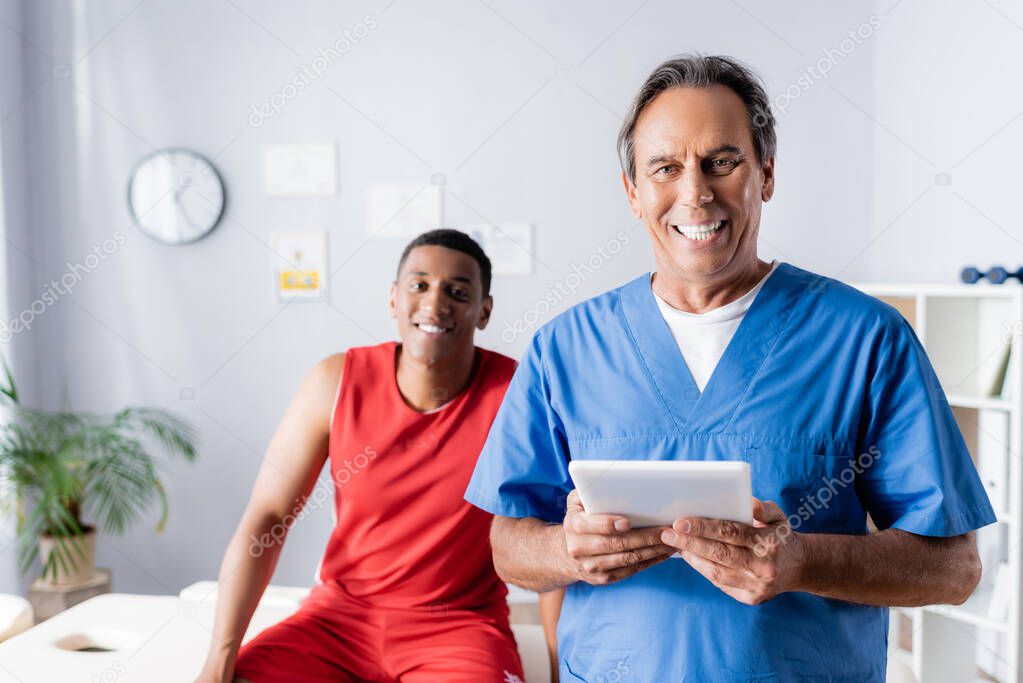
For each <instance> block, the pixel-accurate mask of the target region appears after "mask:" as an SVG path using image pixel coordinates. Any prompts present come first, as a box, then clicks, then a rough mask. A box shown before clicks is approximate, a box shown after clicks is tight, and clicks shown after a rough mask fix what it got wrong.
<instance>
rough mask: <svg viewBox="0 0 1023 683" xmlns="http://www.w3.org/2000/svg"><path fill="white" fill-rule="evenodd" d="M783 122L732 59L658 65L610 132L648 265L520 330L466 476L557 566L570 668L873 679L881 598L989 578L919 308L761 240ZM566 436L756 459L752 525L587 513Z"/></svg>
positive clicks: (535, 552)
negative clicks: (641, 521)
mask: <svg viewBox="0 0 1023 683" xmlns="http://www.w3.org/2000/svg"><path fill="white" fill-rule="evenodd" d="M774 124H775V121H774V118H773V117H772V115H771V112H770V108H769V103H768V99H767V95H766V94H765V91H764V88H763V86H762V84H761V83H760V81H759V79H758V78H757V77H756V76H755V75H754V74H753V73H752V72H751V71H750V70H749V69H748V68H747V67H745V66H743V65H742V64H740V63H739V62H736V61H735V60H732V59H730V58H726V57H706V56H682V57H678V58H675V59H672V60H669V61H667V62H665V63H664V64H662V65H661V66H660V67H658V68H657V69H656V70H655V71H654V72H653V73H652V74H651V75H650V77H649V78H648V80H647V81H646V82H645V83H644V84H643V86H642V88H641V90H640V92H639V94H638V95H637V97H636V99H635V101H634V102H633V105H632V108H631V110H630V113H629V114H628V116H627V118H626V120H625V122H624V125H623V128H622V131H621V134H620V136H619V152H620V157H621V162H622V168H623V174H622V175H623V181H624V184H625V189H626V193H627V195H628V201H629V205H630V206H631V207H632V211H633V213H634V214H635V215H636V217H637V218H639V219H640V220H642V222H643V224H644V225H645V228H646V232H647V235H648V236H649V238H650V242H651V245H652V246H653V254H654V257H655V261H656V265H657V270H656V272H655V273H653V274H650V273H646V274H643V275H641V276H639V277H638V278H636V279H635V280H633V281H632V282H629V283H627V284H625V285H624V286H622V287H620V288H618V289H615V290H612V291H610V292H607V293H605V294H602V295H600V296H598V297H596V298H594V299H591V300H589V301H586V302H584V303H582V304H579V305H577V306H575V307H574V308H572V309H570V310H568V311H566V312H565V313H564V314H562V315H561V316H559V317H558V318H556V319H554V320H553V321H552V322H550V323H548V324H547V325H545V326H544V327H543V328H541V329H540V330H539V331H538V332H537V333H536V334H535V336H534V337H533V339H532V342H531V344H530V346H529V349H528V351H527V353H526V355H525V358H524V359H523V360H522V362H521V363H520V364H519V366H518V369H517V371H516V373H515V376H514V379H513V380H512V382H511V385H510V387H509V389H508V392H507V394H506V395H505V398H504V403H503V404H502V407H501V409H500V411H499V412H498V415H497V418H496V419H495V421H494V423H493V427H492V429H491V431H490V435H489V437H488V439H487V442H486V445H485V447H484V449H483V452H482V454H481V456H480V459H479V462H478V464H477V466H476V470H475V473H474V475H473V478H472V481H471V482H470V484H469V488H468V490H467V492H466V499H467V500H469V501H470V502H471V503H473V504H475V505H477V506H479V507H481V508H483V509H485V510H487V511H489V512H491V513H494V514H495V515H498V517H497V518H496V519H495V521H494V525H493V527H492V531H491V541H492V545H493V549H494V559H495V564H496V567H497V570H498V573H499V574H500V575H501V576H502V578H504V579H505V580H506V581H510V582H512V583H514V584H517V585H520V586H523V587H525V588H529V589H533V590H537V591H555V590H559V589H565V599H564V605H563V607H562V611H561V617H560V621H559V623H558V643H559V667H560V674H561V680H562V683H564V682H565V681H580V680H582V681H590V682H593V683H597V682H601V681H621V680H630V681H687V682H690V681H692V682H698V683H713V682H717V681H721V682H728V683H732V682H738V681H743V682H746V681H758V682H767V681H786V682H787V681H830V682H832V683H836V682H847V681H848V682H850V683H851V682H855V683H864V682H865V681H870V682H875V681H876V682H881V681H884V679H885V665H886V645H887V624H888V610H887V607H888V606H892V605H924V604H933V603H961V602H962V601H964V600H965V599H966V598H967V597H968V596H969V595H970V593H971V592H972V591H973V589H974V588H975V586H976V585H977V582H978V580H979V578H980V572H981V567H980V562H979V560H978V557H977V552H976V547H975V540H974V535H973V533H972V532H973V530H975V529H977V528H979V527H981V526H984V525H987V524H991V523H993V522H994V521H995V516H994V513H993V511H992V508H991V505H990V503H989V502H988V499H987V496H986V495H985V493H984V490H983V488H982V486H981V484H980V481H979V478H978V476H977V473H976V470H975V468H974V466H973V465H972V463H971V460H970V455H969V453H968V452H967V449H966V446H965V444H964V442H963V439H962V436H961V435H960V433H959V430H958V428H957V426H956V423H955V421H954V419H953V416H952V413H951V411H950V409H949V407H948V404H947V403H946V401H945V397H944V393H943V391H942V388H941V386H940V385H939V383H938V379H937V377H936V376H935V374H934V371H933V369H932V367H931V365H930V362H929V361H928V359H927V356H926V355H925V353H924V350H923V348H922V347H921V345H920V343H919V341H918V339H917V337H916V336H915V334H914V332H913V330H912V328H911V327H910V326H909V324H908V323H907V322H906V321H905V320H904V319H903V318H902V317H901V316H900V315H899V314H898V313H897V312H896V311H895V310H894V309H893V308H891V307H889V306H888V305H886V304H884V303H881V302H879V301H877V300H875V299H873V298H871V297H868V296H866V295H864V294H862V293H860V292H858V291H856V290H854V289H853V288H851V287H848V286H846V285H844V284H842V283H840V282H838V281H836V280H833V279H830V278H827V277H822V276H820V275H815V274H813V273H810V272H808V271H806V270H802V269H800V268H797V267H796V266H794V265H791V264H789V263H778V262H772V263H767V262H765V261H763V260H761V259H759V258H758V256H757V234H758V231H759V227H760V215H761V207H762V204H763V202H766V201H769V200H770V199H771V196H772V195H773V194H774V185H775V175H774V158H775V140H776V138H775V131H774ZM820 144H821V145H822V146H826V144H827V141H823V140H822V141H821V143H820ZM805 229H806V230H831V229H837V228H836V227H835V226H833V225H828V224H826V223H825V224H818V225H812V224H807V225H806V226H805ZM573 459H626V460H629V459H631V460H743V461H746V462H749V464H750V468H751V473H752V482H753V495H754V496H755V500H754V501H752V505H753V512H754V519H755V522H754V524H753V525H745V524H741V523H737V522H728V521H722V520H712V519H681V520H677V521H676V522H675V523H674V525H673V526H672V527H654V528H645V529H631V528H630V527H629V524H628V520H626V519H625V518H624V517H618V516H614V515H597V514H591V513H586V512H585V511H584V510H583V508H582V506H581V504H580V502H579V498H578V495H577V494H576V493H575V492H574V491H573V486H572V482H571V479H570V477H569V474H568V463H569V461H570V460H573ZM868 514H869V515H870V518H871V519H872V520H873V522H874V524H875V525H876V527H877V530H876V531H874V532H873V533H869V532H868V524H867V515H868ZM677 551H681V558H679V557H671V556H672V555H674V554H675V553H676V552H677Z"/></svg>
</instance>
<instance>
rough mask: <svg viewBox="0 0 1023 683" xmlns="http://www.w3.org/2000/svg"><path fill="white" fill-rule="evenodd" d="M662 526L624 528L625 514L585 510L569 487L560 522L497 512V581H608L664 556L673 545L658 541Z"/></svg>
mask: <svg viewBox="0 0 1023 683" xmlns="http://www.w3.org/2000/svg"><path fill="white" fill-rule="evenodd" d="M664 529H665V527H647V528H644V529H630V528H629V520H628V519H626V518H625V517H620V516H616V515H597V514H589V513H586V512H584V511H583V506H582V503H581V502H580V501H579V494H577V493H576V492H575V491H572V492H571V493H570V494H569V496H568V503H567V512H566V514H565V521H564V522H563V523H562V524H548V523H546V522H544V521H543V520H540V519H537V518H535V517H524V518H521V519H516V518H512V517H500V516H497V517H494V523H493V526H491V528H490V544H491V546H492V547H493V550H494V566H495V567H496V569H497V573H498V575H499V576H500V577H501V579H502V580H504V581H507V582H508V583H513V584H515V585H516V586H521V587H522V588H526V589H528V590H532V591H537V592H544V591H549V590H554V589H557V588H562V587H564V586H567V585H568V584H570V583H574V582H576V581H585V582H586V583H589V584H593V585H603V584H608V583H613V582H615V581H620V580H621V579H624V578H626V577H628V576H632V575H633V574H635V573H636V572H638V571H641V570H643V569H646V568H647V567H649V566H651V565H653V564H657V563H658V562H662V561H664V560H666V559H667V558H668V557H670V556H671V555H672V554H674V552H675V549H674V548H671V547H669V546H666V545H664V544H663V543H662V542H661V540H660V535H661V532H662V531H664Z"/></svg>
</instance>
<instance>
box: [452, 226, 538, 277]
mask: <svg viewBox="0 0 1023 683" xmlns="http://www.w3.org/2000/svg"><path fill="white" fill-rule="evenodd" d="M462 231H463V232H465V233H467V234H468V235H469V236H470V237H472V238H473V239H474V240H476V241H477V242H479V245H480V246H481V247H483V251H485V252H486V253H487V256H488V257H489V258H490V263H491V265H492V266H493V271H494V275H531V274H532V273H533V226H532V225H530V224H529V223H501V224H499V225H489V224H486V223H481V224H478V225H469V226H466V227H464V228H462Z"/></svg>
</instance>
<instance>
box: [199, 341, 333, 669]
mask: <svg viewBox="0 0 1023 683" xmlns="http://www.w3.org/2000/svg"><path fill="white" fill-rule="evenodd" d="M343 360H344V355H343V354H335V355H333V356H330V357H328V358H326V359H324V360H322V361H320V363H318V364H317V365H316V366H315V367H314V368H313V369H312V370H311V371H310V372H309V374H308V375H307V376H306V378H305V379H304V380H303V382H302V385H301V386H300V387H299V388H298V390H297V391H296V393H295V396H294V397H293V398H292V400H291V403H290V404H289V405H288V408H287V410H286V411H285V413H284V417H283V418H282V419H281V422H280V424H279V425H278V426H277V430H276V432H274V435H273V438H272V439H271V440H270V445H269V446H268V447H267V451H266V455H265V456H264V458H263V464H262V465H261V466H260V468H259V474H258V475H257V477H256V483H255V486H254V487H253V490H252V496H251V498H250V500H249V504H248V507H246V509H245V512H244V514H243V515H242V519H241V521H240V522H239V524H238V528H237V529H236V530H235V532H234V536H232V538H231V541H230V543H229V544H228V546H227V550H226V552H225V553H224V559H223V561H222V563H221V566H220V575H219V578H218V586H217V591H218V597H217V610H216V617H215V620H214V625H213V638H212V640H211V642H210V649H209V653H208V655H207V658H206V662H205V666H204V667H203V671H202V673H201V674H200V677H199V680H200V681H203V683H205V682H206V681H230V680H231V673H232V672H233V669H234V662H235V658H236V657H237V654H238V650H239V648H240V646H241V640H242V637H243V636H244V635H245V631H246V629H247V628H248V624H249V620H250V619H251V618H252V614H253V612H255V610H256V606H257V605H258V604H259V600H260V598H261V597H262V595H263V591H264V590H266V586H267V584H268V583H269V582H270V577H271V576H273V572H274V568H275V567H276V565H277V558H278V556H279V555H280V551H281V546H282V545H283V543H284V538H285V536H287V532H288V530H289V527H290V525H291V522H287V520H286V519H285V517H288V518H289V519H290V518H291V516H293V515H297V514H298V512H299V511H300V510H301V509H302V506H303V503H304V501H305V497H306V496H308V495H309V492H310V490H311V489H312V487H313V486H314V485H315V483H316V478H317V477H318V476H319V473H320V470H322V469H323V464H324V462H325V461H326V458H327V436H328V433H329V428H330V417H331V409H332V407H333V401H334V396H335V393H336V391H337V388H338V383H339V381H340V376H341V367H342V363H343Z"/></svg>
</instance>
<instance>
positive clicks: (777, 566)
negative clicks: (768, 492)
mask: <svg viewBox="0 0 1023 683" xmlns="http://www.w3.org/2000/svg"><path fill="white" fill-rule="evenodd" d="M661 541H662V542H663V543H664V544H665V545H670V546H672V547H674V548H678V549H679V552H680V553H681V554H682V558H683V559H684V560H685V561H686V562H688V563H689V565H690V566H691V567H692V568H693V569H695V570H696V571H698V572H700V574H702V575H703V576H705V577H706V578H707V580H708V581H710V582H711V583H713V584H714V585H715V586H717V587H718V588H720V589H721V590H722V591H724V592H725V593H727V594H728V595H730V596H732V597H733V598H735V599H736V600H738V601H739V602H743V603H746V604H747V605H759V604H760V603H762V602H765V601H767V600H770V599H771V598H773V597H774V596H776V595H778V594H780V593H784V592H786V591H790V590H795V589H796V586H797V585H798V582H799V579H800V575H801V572H802V568H803V564H804V561H805V550H806V549H805V544H804V543H803V541H802V538H801V536H800V534H797V533H796V532H794V531H793V530H792V527H791V526H789V522H788V519H787V517H786V516H785V513H784V512H783V511H782V509H781V508H780V507H778V505H776V504H775V503H773V502H771V501H761V500H758V499H756V498H754V499H753V524H752V525H749V524H743V523H741V522H733V521H729V520H723V519H706V518H702V517H684V518H682V519H677V520H675V523H674V524H672V528H671V529H666V530H665V531H664V532H663V533H662V534H661Z"/></svg>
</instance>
